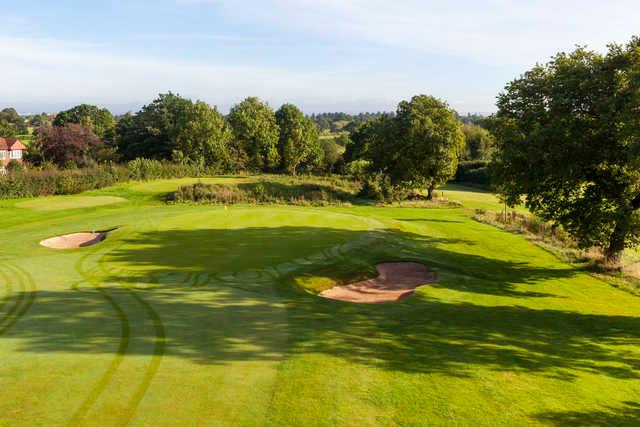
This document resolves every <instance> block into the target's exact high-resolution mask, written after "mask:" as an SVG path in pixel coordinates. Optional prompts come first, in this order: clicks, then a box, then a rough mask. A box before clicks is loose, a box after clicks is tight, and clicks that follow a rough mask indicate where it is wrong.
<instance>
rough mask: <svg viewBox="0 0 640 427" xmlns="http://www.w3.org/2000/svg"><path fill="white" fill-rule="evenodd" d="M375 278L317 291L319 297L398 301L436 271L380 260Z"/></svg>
mask: <svg viewBox="0 0 640 427" xmlns="http://www.w3.org/2000/svg"><path fill="white" fill-rule="evenodd" d="M376 269H377V270H378V273H379V274H380V275H379V276H378V277H376V278H375V279H369V280H363V281H361V282H357V283H351V284H348V285H343V286H335V287H333V288H331V289H327V290H325V291H322V292H321V293H320V296H321V297H324V298H329V299H334V300H340V301H348V302H354V303H363V304H380V303H386V302H393V301H398V300H399V299H402V298H406V297H409V296H411V295H413V293H414V291H415V289H416V288H417V287H419V286H422V285H425V284H428V283H433V282H434V281H435V273H433V272H429V270H427V267H425V266H424V265H422V264H419V263H416V262H394V263H383V264H378V265H377V266H376Z"/></svg>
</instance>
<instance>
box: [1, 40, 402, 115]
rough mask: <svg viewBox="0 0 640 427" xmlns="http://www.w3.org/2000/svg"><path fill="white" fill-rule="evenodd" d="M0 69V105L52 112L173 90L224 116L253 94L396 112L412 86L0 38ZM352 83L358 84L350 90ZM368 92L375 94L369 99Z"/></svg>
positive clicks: (389, 79)
mask: <svg viewBox="0 0 640 427" xmlns="http://www.w3.org/2000/svg"><path fill="white" fill-rule="evenodd" d="M0 63H2V64H10V66H3V67H0V81H2V82H3V85H2V86H3V87H2V94H1V98H2V101H3V102H5V103H7V104H18V105H37V104H38V103H41V104H43V105H45V104H46V105H49V104H51V101H52V100H56V102H58V103H64V104H67V105H71V104H74V103H78V102H90V103H99V104H101V105H121V104H130V103H131V102H132V101H134V100H137V101H139V102H148V101H150V100H151V99H153V98H154V97H155V96H156V95H157V94H158V93H160V92H166V91H168V90H171V91H173V92H178V93H181V94H183V95H185V96H189V97H193V98H199V99H203V100H206V101H208V102H210V103H213V104H215V105H218V106H220V108H221V109H222V110H226V109H228V108H229V107H230V106H231V105H232V104H233V103H235V102H238V101H239V100H241V99H242V98H244V97H246V96H250V95H255V96H260V97H262V98H265V99H267V100H269V101H270V102H271V103H272V104H273V105H278V104H280V103H282V102H285V101H292V102H298V103H300V104H301V105H302V106H303V107H306V108H308V109H314V110H315V109H323V106H324V105H335V106H336V108H338V106H339V105H342V106H343V108H345V109H355V110H358V109H359V108H358V106H357V105H358V104H359V105H363V106H369V107H375V106H376V105H377V106H378V108H381V106H383V108H393V105H395V103H396V102H397V101H398V99H399V97H401V96H404V95H406V96H408V94H410V93H411V85H410V83H408V82H405V81H403V80H402V79H400V78H399V76H394V75H390V74H384V75H382V74H377V75H376V74H375V73H374V74H371V75H369V76H362V75H361V73H360V70H356V71H351V70H336V71H334V72H332V73H326V72H313V71H310V72H307V71H305V72H293V71H290V70H287V69H285V68H276V67H261V66H247V65H243V66H234V65H232V64H224V65H221V64H210V63H199V62H193V61H176V60H165V59H156V58H151V57H137V56H132V55H130V54H120V53H114V52H111V51H108V50H104V49H103V48H102V47H100V46H96V45H91V44H84V43H72V42H65V41H59V40H48V39H21V38H10V37H2V36H0ZM354 73H355V74H354ZM356 80H358V81H359V82H360V84H357V85H354V84H353V82H354V81H356ZM380 82H386V83H382V84H381V83H380ZM371 87H378V88H379V91H377V93H376V94H375V95H372V94H371V91H370V88H371ZM336 101H337V102H336ZM350 107H351V108H350Z"/></svg>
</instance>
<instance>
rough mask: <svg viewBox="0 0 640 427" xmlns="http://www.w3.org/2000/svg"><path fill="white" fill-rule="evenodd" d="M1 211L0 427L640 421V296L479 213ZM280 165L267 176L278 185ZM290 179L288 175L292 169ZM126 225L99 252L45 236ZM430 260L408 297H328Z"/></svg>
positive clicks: (19, 204) (96, 204)
mask: <svg viewBox="0 0 640 427" xmlns="http://www.w3.org/2000/svg"><path fill="white" fill-rule="evenodd" d="M252 179H259V177H217V178H207V179H180V180H160V181H150V182H145V183H128V184H122V185H118V186H115V187H110V188H105V189H103V190H99V191H92V192H90V193H84V194H80V195H77V196H66V197H51V198H42V199H34V200H28V201H2V203H1V204H0V211H1V212H2V215H0V247H2V248H4V250H3V251H2V253H1V254H0V257H1V262H0V361H2V362H1V363H0V397H1V399H0V425H2V426H4V425H11V426H14V425H20V426H33V425H46V426H49V425H95V426H116V425H132V426H147V425H149V426H151V425H152V426H156V425H168V424H171V425H287V426H289V425H291V426H316V425H341V426H342V425H344V426H374V425H425V424H427V425H472V424H473V425H482V426H496V425H505V426H511V425H517V426H520V425H593V424H596V425H635V424H636V422H637V420H638V417H639V416H640V413H639V412H638V405H637V404H636V402H638V401H640V373H639V365H638V360H640V299H639V298H638V297H635V296H633V295H631V294H628V293H625V292H623V291H621V290H619V289H617V288H615V287H613V286H611V285H610V284H609V283H606V282H604V281H602V280H600V279H597V278H594V277H592V276H590V275H588V274H586V273H585V272H584V271H582V270H579V269H576V268H574V267H572V266H571V265H568V264H565V263H563V262H561V261H559V260H558V259H557V258H555V257H554V256H553V255H551V254H550V253H549V252H547V251H545V250H543V249H541V248H539V247H538V246H536V245H534V244H532V243H531V242H529V241H527V240H526V239H525V238H523V237H522V236H519V235H515V234H510V233H507V232H504V231H501V230H499V229H497V228H494V227H491V226H488V225H485V224H481V223H479V222H476V221H474V220H473V219H472V218H471V215H472V214H473V212H472V211H471V210H470V209H475V208H482V209H490V210H499V209H500V207H501V205H500V203H499V202H498V201H497V199H496V198H495V196H493V195H492V194H490V193H485V192H478V191H476V190H473V189H469V188H465V187H461V186H453V185H447V186H445V187H443V188H442V189H441V190H438V191H443V192H444V193H445V196H446V197H449V198H451V199H456V200H459V201H460V202H462V203H463V204H464V206H465V207H468V208H469V209H444V208H441V209H425V208H406V207H402V208H398V207H379V206H351V207H326V208H319V207H313V208H312V207H293V206H278V205H272V206H250V205H236V206H229V207H227V208H225V207H224V206H198V205H167V204H165V203H164V202H163V201H162V196H163V195H164V194H166V193H167V192H171V191H174V190H176V189H177V188H178V187H179V186H180V185H185V184H189V183H193V182H198V181H204V182H229V183H231V182H238V181H243V180H252ZM265 179H270V178H269V177H266V178H265ZM274 179H275V178H274ZM113 227H119V228H118V229H117V230H115V231H113V232H111V233H110V234H109V235H108V237H107V239H106V240H105V241H104V242H103V243H100V244H98V245H96V246H91V247H85V248H79V249H70V250H54V249H49V248H45V247H42V246H40V245H39V242H40V241H41V240H43V239H45V238H47V237H51V236H58V235H62V234H67V233H73V232H76V231H83V230H106V229H111V228H113ZM383 261H414V262H420V263H422V264H424V265H426V266H427V267H428V268H429V269H430V270H431V271H433V272H435V273H436V281H435V283H433V284H429V285H426V286H422V287H420V288H418V290H417V292H416V295H414V296H413V297H411V298H407V299H405V300H402V301H400V302H397V303H392V304H382V305H356V304H350V303H345V302H338V301H331V300H326V299H323V298H320V297H318V296H317V293H318V292H320V291H322V290H324V289H327V288H329V287H331V286H333V285H335V284H342V283H349V282H350V281H353V280H356V279H360V278H362V277H373V275H374V274H375V272H374V271H375V270H374V266H375V265H376V264H377V263H379V262H383Z"/></svg>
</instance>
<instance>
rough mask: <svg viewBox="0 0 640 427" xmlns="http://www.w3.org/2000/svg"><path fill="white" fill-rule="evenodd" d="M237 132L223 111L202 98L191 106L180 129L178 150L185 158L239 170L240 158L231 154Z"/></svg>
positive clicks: (176, 142) (176, 144)
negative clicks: (233, 132)
mask: <svg viewBox="0 0 640 427" xmlns="http://www.w3.org/2000/svg"><path fill="white" fill-rule="evenodd" d="M232 143H233V135H232V132H231V128H230V127H229V126H228V124H227V123H226V122H225V120H224V118H223V117H222V114H220V113H219V112H218V110H217V109H216V108H211V107H210V106H209V105H208V104H207V103H205V102H202V101H198V102H196V103H195V104H193V106H192V107H191V111H190V113H189V118H188V121H187V122H186V123H185V125H184V127H183V128H181V129H179V130H178V132H177V135H176V139H175V150H177V151H179V152H180V154H181V156H182V159H183V161H184V160H188V161H191V162H192V163H202V164H205V165H207V166H209V167H211V168H214V169H216V170H219V171H231V170H235V168H236V166H237V165H236V162H237V160H236V159H235V158H233V157H232V156H231V153H230V150H231V144H232Z"/></svg>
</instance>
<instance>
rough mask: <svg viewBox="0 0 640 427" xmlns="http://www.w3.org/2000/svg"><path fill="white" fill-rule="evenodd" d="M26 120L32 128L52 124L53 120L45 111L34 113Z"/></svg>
mask: <svg viewBox="0 0 640 427" xmlns="http://www.w3.org/2000/svg"><path fill="white" fill-rule="evenodd" d="M28 122H29V126H32V127H34V128H38V127H41V126H45V127H49V126H53V120H52V119H51V117H50V116H49V115H48V114H47V113H40V114H35V115H33V116H31V117H29V120H28Z"/></svg>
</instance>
